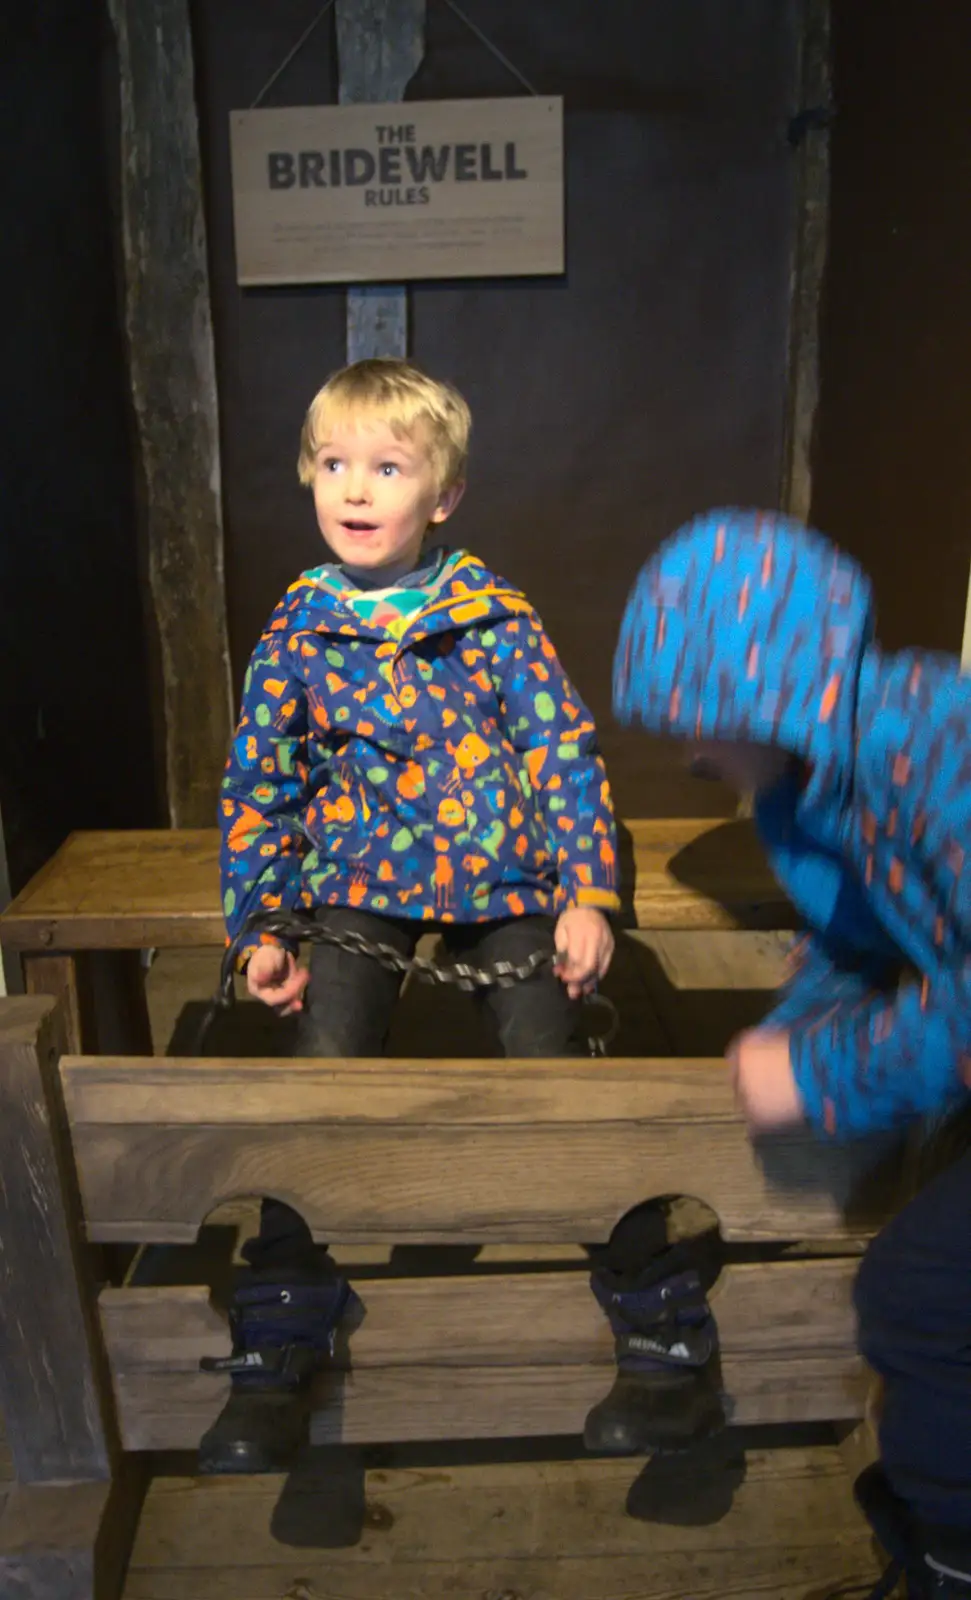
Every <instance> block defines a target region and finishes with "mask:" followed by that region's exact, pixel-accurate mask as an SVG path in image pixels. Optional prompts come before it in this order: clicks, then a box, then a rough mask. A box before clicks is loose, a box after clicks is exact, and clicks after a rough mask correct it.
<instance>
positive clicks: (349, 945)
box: [262, 923, 553, 994]
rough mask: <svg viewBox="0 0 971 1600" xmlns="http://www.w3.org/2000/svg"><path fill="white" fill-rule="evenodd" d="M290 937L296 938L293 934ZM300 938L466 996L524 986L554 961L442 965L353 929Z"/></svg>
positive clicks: (311, 930)
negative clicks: (329, 946) (487, 990)
mask: <svg viewBox="0 0 971 1600" xmlns="http://www.w3.org/2000/svg"><path fill="white" fill-rule="evenodd" d="M262 931H264V932H268V931H270V930H268V929H263V930H262ZM289 937H290V938H291V939H292V938H293V937H294V935H293V933H292V932H291V933H290V935H289ZM299 937H300V938H301V939H305V940H307V942H308V943H310V944H330V945H335V946H336V947H337V949H338V950H346V951H347V952H348V953H349V954H350V955H355V956H367V957H368V958H369V959H370V960H371V961H376V962H377V963H378V966H380V967H384V968H385V969H386V970H387V971H388V972H400V973H401V974H402V976H407V975H408V974H411V975H412V976H413V977H415V978H417V979H419V981H420V982H421V983H439V984H451V985H453V986H454V987H455V988H456V989H462V990H464V991H465V992H466V993H467V994H471V993H473V992H474V991H475V990H476V989H511V988H512V986H513V984H515V983H525V982H526V980H527V978H531V977H533V975H534V974H535V973H537V972H539V970H540V968H541V967H545V966H547V965H549V964H550V963H551V961H552V959H553V958H552V957H551V956H550V955H549V954H548V953H547V952H546V951H545V950H534V951H533V954H532V955H531V956H527V958H526V960H525V961H520V962H515V961H496V962H494V964H493V965H492V966H491V967H476V966H473V965H472V963H471V962H470V961H448V962H446V963H442V964H441V965H440V964H439V963H438V962H437V961H429V960H428V959H427V958H426V957H425V956H403V955H402V954H401V951H400V950H396V949H395V947H394V945H391V944H382V943H381V942H380V940H377V939H367V938H365V936H364V935H363V934H361V933H354V932H353V931H352V930H351V929H345V930H344V931H343V932H340V933H339V932H336V931H334V930H333V929H330V928H323V927H321V926H320V925H319V924H316V923H311V924H310V925H309V926H308V927H307V928H306V929H305V930H301V932H300V935H299Z"/></svg>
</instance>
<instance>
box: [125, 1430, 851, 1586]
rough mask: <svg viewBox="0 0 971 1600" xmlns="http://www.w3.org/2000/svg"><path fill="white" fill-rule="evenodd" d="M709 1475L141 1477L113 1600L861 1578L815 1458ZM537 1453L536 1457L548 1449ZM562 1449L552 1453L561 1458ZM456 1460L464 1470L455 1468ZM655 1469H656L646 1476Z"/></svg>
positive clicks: (394, 1466) (836, 1496)
mask: <svg viewBox="0 0 971 1600" xmlns="http://www.w3.org/2000/svg"><path fill="white" fill-rule="evenodd" d="M743 1442H744V1441H742V1440H739V1441H738V1442H737V1444H736V1443H735V1441H732V1445H731V1447H730V1448H729V1447H723V1448H722V1450H721V1451H720V1459H719V1460H718V1461H717V1462H715V1461H713V1460H709V1461H708V1462H705V1461H704V1460H703V1459H695V1460H694V1461H692V1459H691V1458H690V1457H689V1458H685V1460H684V1461H681V1462H675V1461H674V1459H673V1458H671V1459H670V1460H668V1461H665V1462H653V1463H651V1464H649V1465H648V1466H647V1467H643V1465H642V1464H641V1463H637V1462H629V1461H622V1462H609V1461H590V1460H583V1459H579V1460H571V1459H552V1460H540V1459H537V1458H536V1457H537V1454H538V1452H536V1451H535V1450H533V1451H532V1452H531V1454H532V1455H533V1459H530V1460H511V1461H497V1460H492V1461H486V1462H483V1461H479V1462H475V1461H474V1460H470V1459H469V1457H471V1456H472V1455H473V1452H472V1451H471V1450H469V1449H466V1450H465V1451H464V1452H463V1453H460V1452H457V1451H454V1450H453V1451H450V1452H448V1453H447V1454H446V1453H444V1452H442V1451H441V1450H439V1451H438V1452H437V1453H436V1452H434V1451H432V1450H431V1449H429V1450H428V1451H427V1452H426V1453H425V1455H424V1457H423V1458H421V1457H418V1458H416V1457H415V1454H414V1451H412V1453H411V1456H412V1459H411V1464H409V1465H404V1464H402V1463H401V1462H399V1460H398V1458H397V1457H396V1456H395V1457H389V1461H388V1464H386V1465H385V1464H381V1465H378V1464H374V1465H371V1466H366V1465H365V1463H364V1461H363V1459H362V1458H361V1457H360V1456H358V1455H351V1454H350V1453H347V1454H345V1455H343V1456H341V1455H340V1454H337V1455H335V1454H331V1455H330V1456H329V1457H322V1458H321V1460H320V1461H319V1462H318V1463H315V1465H314V1467H313V1469H310V1468H308V1469H307V1471H306V1473H305V1474H304V1476H303V1478H302V1479H292V1480H291V1481H290V1482H288V1483H285V1482H284V1481H283V1480H277V1479H267V1478H259V1479H248V1480H246V1479H241V1480H235V1481H234V1480H230V1479H213V1480H210V1481H200V1480H194V1479H191V1478H184V1477H171V1478H165V1479H156V1480H155V1482H154V1484H153V1486H152V1488H151V1490H150V1492H149V1496H148V1501H147V1503H146V1506H145V1510H144V1513H143V1516H142V1522H141V1528H140V1531H139V1535H138V1539H137V1543H136V1546H135V1551H134V1556H133V1560H132V1564H131V1567H130V1570H129V1576H128V1583H127V1587H126V1589H125V1597H126V1600H438V1597H443V1600H444V1597H445V1596H447V1597H448V1600H755V1597H756V1596H758V1597H759V1600H824V1597H829V1596H832V1597H834V1600H835V1597H836V1596H839V1597H840V1600H849V1597H850V1596H854V1597H856V1596H860V1597H862V1596H863V1595H865V1594H866V1593H867V1592H868V1589H869V1586H870V1585H871V1584H872V1583H873V1581H874V1579H875V1576H876V1570H877V1569H876V1567H875V1565H874V1562H873V1557H872V1553H871V1550H870V1545H869V1540H868V1538H867V1536H866V1533H865V1530H864V1529H863V1527H862V1526H861V1524H860V1522H859V1519H858V1518H857V1517H856V1516H855V1514H854V1512H853V1508H852V1504H851V1501H850V1497H849V1493H848V1483H847V1479H846V1474H845V1471H844V1467H843V1462H842V1460H841V1457H840V1453H839V1451H838V1450H837V1449H836V1447H835V1446H833V1445H825V1444H816V1445H813V1446H809V1447H807V1446H803V1447H789V1448H786V1449H766V1448H765V1447H764V1444H759V1443H758V1442H753V1443H752V1444H751V1446H750V1448H748V1449H744V1448H742V1447H741V1446H742V1444H743ZM564 1448H565V1447H564V1442H563V1441H551V1442H550V1445H549V1447H548V1449H549V1453H550V1454H552V1455H554V1456H556V1455H562V1453H563V1451H564ZM566 1448H569V1446H566ZM463 1454H464V1456H465V1459H462V1455H463ZM659 1469H660V1470H659Z"/></svg>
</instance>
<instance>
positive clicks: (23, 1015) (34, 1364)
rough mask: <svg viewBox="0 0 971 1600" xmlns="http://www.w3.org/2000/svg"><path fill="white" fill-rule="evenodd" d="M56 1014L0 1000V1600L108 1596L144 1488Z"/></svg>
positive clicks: (118, 1577)
mask: <svg viewBox="0 0 971 1600" xmlns="http://www.w3.org/2000/svg"><path fill="white" fill-rule="evenodd" d="M61 1042H62V1023H61V1016H60V1012H59V1011H58V1010H57V1008H56V1006H55V1003H54V1001H53V1000H51V999H49V998H46V997H24V998H16V999H7V1000H3V1001H0V1405H2V1410H3V1416H4V1420H5V1422H6V1429H7V1438H8V1440H9V1443H10V1448H11V1451H12V1454H13V1462H14V1471H15V1474H16V1484H15V1487H14V1488H13V1490H12V1491H11V1493H10V1494H9V1495H8V1497H7V1501H6V1504H5V1506H4V1509H3V1513H2V1515H0V1596H3V1597H6V1596H8V1595H9V1596H11V1597H13V1596H17V1600H21V1597H22V1600H117V1597H118V1596H120V1594H121V1590H122V1584H123V1581H124V1572H125V1567H126V1565H127V1561H128V1554H129V1550H130V1547H131V1540H132V1537H133V1535H134V1530H135V1527H136V1525H137V1521H138V1513H139V1509H140V1505H141V1499H142V1494H143V1492H144V1477H143V1473H142V1470H141V1466H140V1463H139V1461H138V1459H137V1458H135V1457H132V1456H129V1457H123V1455H122V1452H121V1447H120V1444H119V1442H118V1438H117V1433H116V1429H115V1419H114V1404H113V1398H112V1393H111V1387H110V1382H109V1379H108V1375H107V1367H106V1364H105V1362H104V1358H103V1351H102V1347H101V1333H100V1325H99V1322H98V1316H97V1306H96V1301H95V1293H94V1285H93V1283H92V1282H91V1280H90V1275H89V1266H88V1261H87V1257H86V1252H85V1249H84V1244H83V1240H82V1229H81V1215H80V1207H79V1201H78V1199H77V1191H76V1182H75V1175H74V1166H73V1162H72V1160H71V1154H70V1147H69V1141H68V1134H67V1126H66V1120H65V1114H64V1109H63V1101H62V1097H61V1090H60V1076H59V1072H58V1056H59V1053H60V1047H61Z"/></svg>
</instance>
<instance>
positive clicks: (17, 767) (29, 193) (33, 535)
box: [0, 0, 156, 889]
mask: <svg viewBox="0 0 971 1600" xmlns="http://www.w3.org/2000/svg"><path fill="white" fill-rule="evenodd" d="M2 43H3V48H2V50H0V138H2V142H3V148H4V150H5V152H6V155H5V158H4V161H3V164H2V169H0V195H2V199H0V209H2V214H3V218H4V227H3V233H4V245H3V265H2V268H0V279H2V283H3V288H4V296H3V300H4V313H5V317H4V338H3V374H2V383H0V605H2V627H0V659H2V669H0V810H2V815H3V826H4V832H5V835H6V844H7V855H8V860H9V866H10V876H11V880H12V885H13V887H14V888H15V889H16V888H17V887H18V886H19V885H21V884H22V883H23V882H24V880H25V878H26V877H27V876H28V875H29V874H30V873H31V872H32V871H33V870H34V869H35V868H36V867H37V866H38V865H39V864H40V862H41V861H42V860H43V859H44V858H45V857H46V856H47V855H48V854H49V853H50V852H51V851H52V850H53V849H54V848H55V847H56V846H57V844H58V843H59V842H60V841H61V839H62V838H63V837H64V835H65V834H66V833H67V832H68V831H69V830H70V829H72V828H93V827H116V826H127V825H135V824H146V823H149V824H150V823H152V822H154V821H155V820H156V808H155V800H154V778H153V761H152V739H151V732H150V719H149V697H148V677H147V671H146V666H145V660H146V647H145V643H144V627H143V620H142V608H141V601H140V595H139V576H138V557H137V549H136V534H135V516H134V506H133V488H132V484H133V476H132V458H131V452H130V448H129V429H128V417H127V400H126V393H127V391H126V378H125V366H124V359H123V351H122V343H121V337H120V333H119V305H118V296H117V292H116V274H115V259H114V249H115V245H114V242H113V241H114V236H115V234H114V227H113V218H112V207H111V202H110V195H109V173H110V171H111V166H110V163H109V155H108V150H107V142H108V131H107V130H108V127H109V121H108V117H107V114H106V113H107V108H108V107H109V106H110V103H111V98H110V89H111V78H110V66H111V62H110V54H109V34H108V29H107V24H106V21H105V18H104V16H103V14H102V9H101V6H100V4H98V3H97V0H43V3H36V4H34V5H32V6H30V7H26V6H21V7H7V9H6V16H5V21H4V28H3V41H2Z"/></svg>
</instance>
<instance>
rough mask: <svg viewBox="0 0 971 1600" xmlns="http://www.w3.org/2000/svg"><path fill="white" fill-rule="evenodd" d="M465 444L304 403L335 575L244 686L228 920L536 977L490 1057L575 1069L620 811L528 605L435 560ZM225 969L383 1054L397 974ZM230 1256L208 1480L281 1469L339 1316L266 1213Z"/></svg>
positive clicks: (498, 992)
mask: <svg viewBox="0 0 971 1600" xmlns="http://www.w3.org/2000/svg"><path fill="white" fill-rule="evenodd" d="M469 428H470V415H469V410H468V407H467V405H466V404H465V401H464V400H463V399H462V398H461V396H460V395H459V394H458V393H456V391H455V390H454V389H452V388H450V387H449V386H448V385H447V384H444V383H440V382H436V381H435V380H433V379H432V378H429V377H427V376H426V375H425V374H424V373H422V372H420V371H418V369H417V368H415V367H413V366H410V365H408V364H407V363H405V362H404V361H395V360H370V361H362V362H358V363H357V364H356V365H354V366H351V367H348V368H345V369H344V370H343V371H341V372H338V373H337V374H336V375H335V376H333V377H332V378H331V379H330V380H329V382H328V383H326V384H325V385H324V387H323V388H322V389H321V390H320V392H319V394H317V395H316V397H315V398H314V400H313V402H312V403H311V406H310V409H309V410H308V412H307V416H306V420H305V422H304V427H303V435H302V438H301V444H300V457H299V463H298V471H299V476H300V481H301V482H302V483H303V484H305V485H306V486H308V487H309V488H311V489H312V490H313V496H314V506H315V510H316V513H317V523H318V526H319V528H320V532H321V534H322V536H323V538H324V540H325V541H326V544H327V546H328V547H329V551H328V559H327V560H326V561H325V562H324V564H323V565H322V566H319V567H316V568H314V569H313V570H312V571H309V572H305V573H304V574H303V575H302V576H301V577H300V578H298V579H297V581H296V583H294V584H293V585H292V586H291V587H290V589H289V590H288V591H287V593H286V595H285V596H284V598H283V599H282V600H281V602H280V604H279V605H278V606H277V608H276V610H275V612H274V613H273V615H272V617H271V618H270V621H269V623H268V625H267V628H266V631H265V632H264V634H263V636H262V638H261V639H260V642H259V644H258V645H257V647H256V650H255V651H254V654H253V658H252V661H251V663H250V667H249V671H248V672H247V674H246V682H245V687H244V694H243V706H242V715H241V718H240V723H239V729H238V732H237V735H236V738H235V740H234V742H233V746H232V751H231V753H230V757H229V762H228V765H227V768H226V776H225V779H224V782H223V791H222V819H221V820H222V835H223V838H222V882H223V904H224V909H225V914H226V922H227V927H228V931H229V935H230V938H234V937H235V936H236V935H237V934H238V933H239V931H240V930H241V929H242V928H243V926H244V925H245V923H246V921H247V919H248V918H249V917H250V916H251V915H252V914H253V913H256V912H261V911H267V912H269V911H276V910H279V909H281V908H282V909H284V910H292V911H297V912H303V913H305V914H306V916H307V917H308V918H311V917H312V918H316V920H317V921H318V922H319V923H320V924H322V925H323V926H324V927H325V928H327V929H328V930H329V931H331V932H333V933H335V934H342V933H346V932H349V933H351V934H354V935H361V936H364V937H365V938H367V939H368V940H370V941H372V942H376V943H381V944H385V945H391V946H393V947H394V948H395V949H396V950H397V951H399V952H400V953H401V954H402V955H404V956H406V957H407V956H411V955H412V954H413V953H414V950H415V946H416V943H417V941H418V939H419V937H420V936H421V934H422V933H424V932H426V931H428V930H430V929H433V930H436V931H438V932H439V933H441V935H442V936H443V940H444V944H445V948H446V951H447V953H448V954H449V955H451V956H453V957H459V958H461V959H462V960H465V961H472V962H474V963H475V964H476V965H477V966H480V967H486V968H495V967H496V966H497V965H498V964H500V963H504V962H512V963H514V964H516V965H519V964H521V963H523V962H524V961H527V960H528V959H530V958H542V957H543V956H547V957H548V958H549V961H548V963H547V964H545V965H541V966H540V967H539V969H538V970H537V971H536V972H535V973H534V975H533V976H532V977H530V978H528V979H527V980H526V981H524V982H519V983H516V984H514V985H512V986H511V987H509V988H499V987H495V988H490V989H488V990H487V991H486V992H485V1004H486V1005H487V1007H488V1009H489V1010H490V1011H491V1013H492V1016H493V1018H494V1021H495V1024H496V1026H497V1030H498V1034H499V1038H500V1041H501V1044H502V1047H503V1050H504V1053H505V1054H506V1055H508V1056H566V1055H573V1054H582V1053H583V1052H582V1047H581V1045H580V1044H579V1043H578V1041H577V1037H576V1020H577V1018H576V1011H577V1004H578V1001H579V998H580V997H581V996H582V995H583V994H584V993H585V992H588V991H589V990H590V989H592V987H593V986H594V985H595V984H596V982H597V980H598V979H599V978H601V977H603V976H604V974H605V973H606V971H607V968H608V965H609V962H610V958H611V954H612V950H613V938H612V935H611V930H610V925H609V923H608V921H607V917H606V913H607V912H609V911H613V910H615V909H616V908H617V907H618V906H619V903H620V902H619V899H618V894H617V882H616V863H617V842H616V835H615V829H614V820H613V812H612V807H611V800H610V792H609V789H608V785H607V779H606V774H605V771H604V766H603V761H602V760H601V757H600V755H599V753H598V750H597V741H596V732H595V729H594V725H593V721H592V719H591V716H590V713H589V712H588V711H587V709H586V708H585V706H584V705H583V703H582V701H581V700H580V698H579V696H578V695H577V694H576V692H575V690H574V689H573V688H572V686H571V684H570V683H569V681H568V680H567V678H566V676H565V674H564V672H563V669H562V667H561V666H560V663H559V661H558V660H557V656H556V652H555V650H554V649H553V646H552V644H551V643H550V641H549V639H548V638H547V636H546V634H545V632H544V630H543V626H542V623H541V622H540V620H539V618H538V616H537V615H536V612H535V611H534V610H533V608H532V606H531V605H530V604H529V601H528V600H527V599H526V598H525V596H524V595H522V594H521V593H520V592H519V591H518V590H517V589H514V588H512V587H511V586H510V585H509V584H508V583H506V582H505V581H504V580H503V579H501V578H498V577H496V576H495V575H494V574H493V573H491V572H490V571H488V569H487V568H486V567H485V566H483V564H482V562H481V561H479V560H478V559H477V558H476V557H475V556H472V555H470V554H468V552H466V551H457V552H455V553H452V554H450V553H449V552H448V551H447V550H445V549H442V548H434V549H430V550H429V549H426V548H425V540H426V534H427V533H428V532H429V530H430V529H436V528H440V527H441V526H442V525H443V524H444V523H445V522H447V520H448V518H449V517H450V516H451V514H452V512H453V511H454V510H455V508H456V506H457V505H458V503H459V501H460V500H461V498H462V493H463V489H464V478H465V465H466V455H467V450H468V438H469ZM554 961H555V969H554ZM241 965H245V969H246V977H247V985H248V988H249V992H250V994H252V995H254V996H255V997H256V998H257V999H259V1000H263V1001H265V1002H266V1004H267V1005H271V1006H273V1007H274V1008H275V1009H276V1010H278V1011H279V1012H280V1013H282V1014H284V1015H286V1014H288V1013H299V1026H298V1044H297V1053H298V1055H301V1056H323V1057H327V1056H375V1055H380V1054H381V1053H382V1051H383V1048H384V1044H385V1039H386V1036H387V1032H388V1027H389V1023H390V1019H391V1013H392V1010H393V1007H394V1004H395V1001H396V999H397V996H398V991H399V989H400V985H401V977H400V975H399V974H398V973H395V972H390V971H388V970H387V969H386V968H384V967H382V966H381V965H379V964H378V962H377V961H375V960H374V959H372V958H371V957H369V956H367V955H364V954H358V953H354V952H348V951H347V950H344V949H340V948H338V947H337V946H335V945H329V944H323V945H314V947H313V951H312V954H311V960H310V972H309V978H308V974H307V972H306V971H305V970H304V969H302V968H301V967H299V966H298V964H297V961H296V956H295V952H294V950H292V949H288V948H287V947H286V946H285V945H283V944H281V943H280V942H279V941H277V940H275V939H272V938H269V937H267V936H266V935H257V936H255V937H254V938H253V939H252V940H250V941H249V942H247V943H246V944H245V945H244V946H243V948H242V951H241ZM245 1255H246V1259H247V1261H248V1263H249V1268H248V1270H247V1271H245V1272H244V1273H243V1275H242V1277H241V1280H240V1282H239V1284H238V1286H237V1291H236V1298H235V1305H234V1312H233V1328H234V1352H233V1357H232V1358H230V1360H229V1361H228V1362H224V1363H220V1364H218V1370H222V1371H227V1370H228V1371H229V1372H230V1373H231V1375H232V1383H233V1392H232V1396H231V1399H230V1401H229V1403H228V1405H227V1407H226V1409H225V1411H224V1412H223V1414H222V1416H221V1417H220V1419H219V1421H218V1422H217V1423H216V1425H215V1427H214V1428H213V1429H212V1430H210V1433H209V1434H208V1435H207V1436H206V1438H205V1439H204V1441H203V1446H202V1462H201V1464H202V1466H203V1469H204V1470H206V1469H207V1470H210V1471H262V1470H274V1469H277V1468H279V1467H280V1466H281V1465H284V1464H285V1462H286V1460H287V1459H289V1457H290V1456H291V1455H292V1453H293V1450H294V1449H295V1448H296V1447H297V1445H298V1444H299V1443H300V1442H301V1440H302V1439H303V1438H304V1436H305V1432H306V1419H307V1410H308V1398H307V1389H308V1386H309V1381H310V1377H311V1375H312V1371H313V1369H314V1367H315V1365H316V1364H317V1363H318V1361H319V1357H320V1354H321V1352H323V1351H326V1350H327V1349H328V1347H329V1345H330V1343H331V1340H332V1338H333V1335H334V1330H335V1328H336V1326H337V1323H338V1321H339V1320H340V1317H341V1315H342V1314H343V1312H344V1310H345V1309H346V1306H347V1302H348V1295H349V1291H348V1287H347V1285H346V1284H345V1283H344V1282H343V1280H342V1279H340V1278H339V1277H338V1275H337V1273H336V1270H335V1268H334V1266H333V1263H332V1262H331V1261H330V1259H329V1257H327V1256H325V1255H323V1253H322V1252H321V1251H319V1250H318V1249H316V1248H315V1246H314V1245H313V1242H312V1240H311V1237H310V1234H309V1232H308V1230H307V1228H306V1226H305V1225H304V1223H303V1221H302V1220H301V1218H300V1217H298V1216H297V1215H296V1213H295V1212H293V1211H292V1210H290V1209H289V1208H288V1207H287V1206H284V1205H282V1204H280V1203H279V1202H274V1201H264V1203H263V1208H262V1215H261V1227H260V1236H259V1238H258V1239H256V1240H252V1241H250V1243H249V1245H248V1246H247V1247H246V1250H245Z"/></svg>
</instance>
